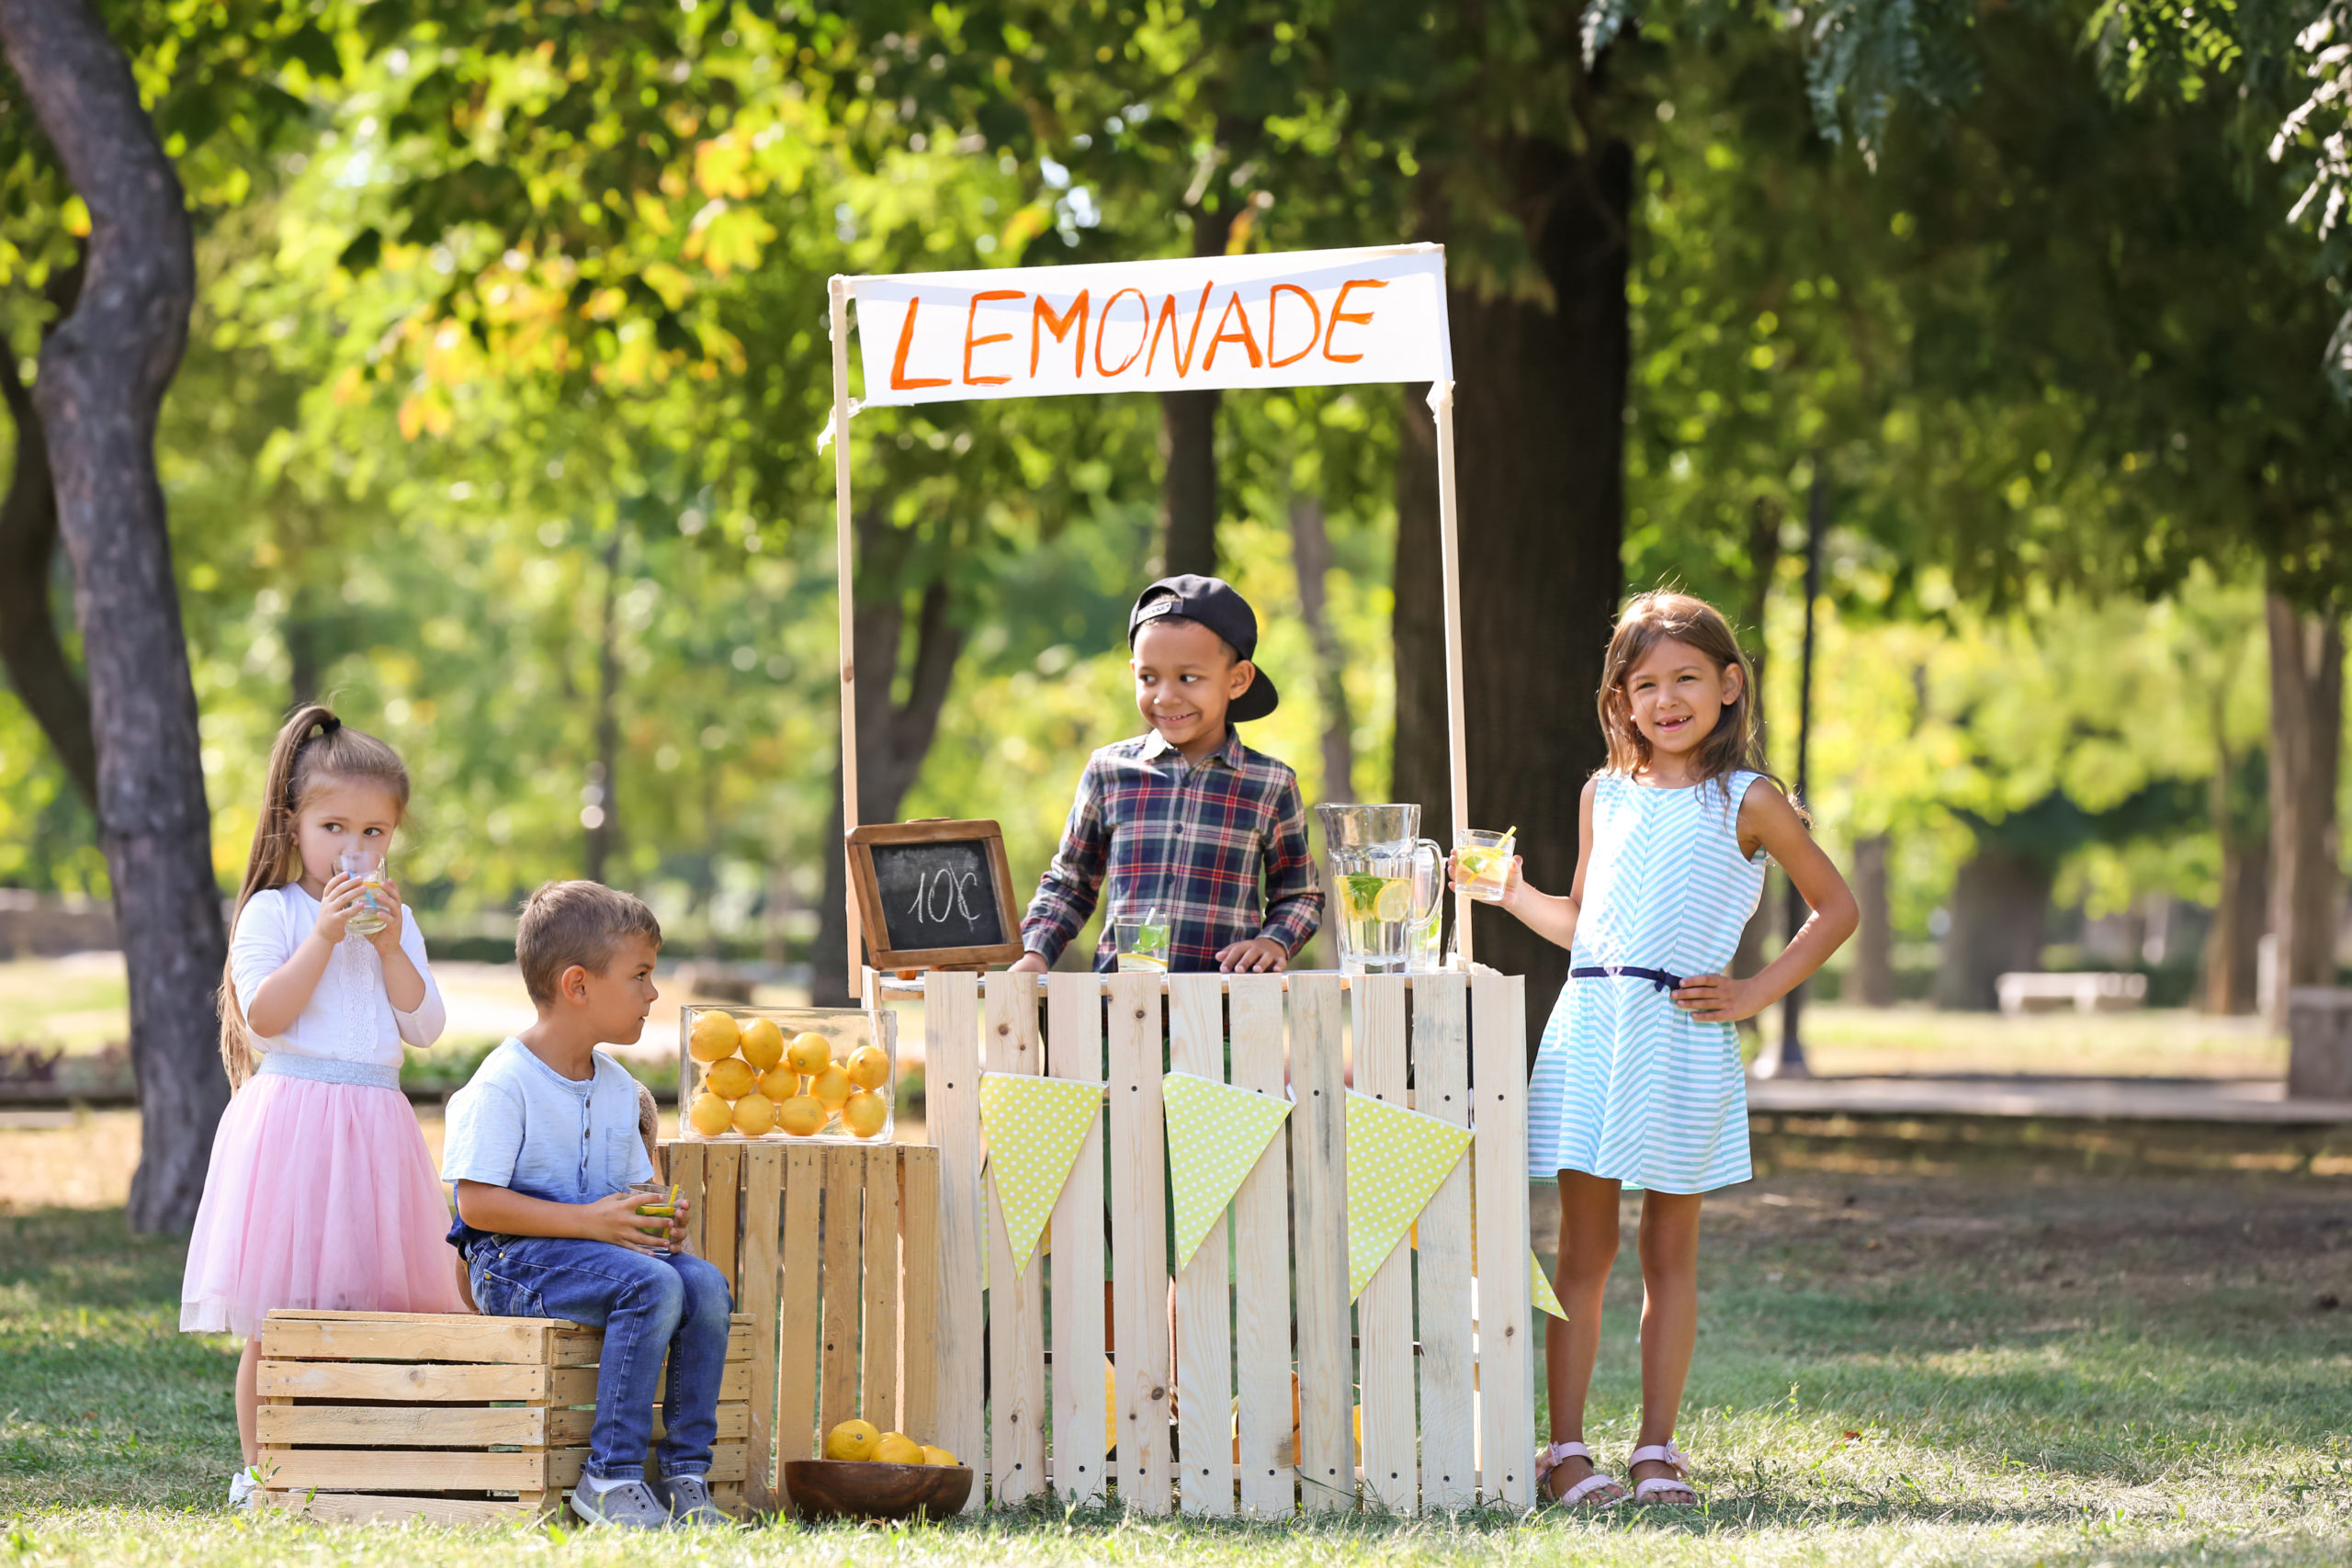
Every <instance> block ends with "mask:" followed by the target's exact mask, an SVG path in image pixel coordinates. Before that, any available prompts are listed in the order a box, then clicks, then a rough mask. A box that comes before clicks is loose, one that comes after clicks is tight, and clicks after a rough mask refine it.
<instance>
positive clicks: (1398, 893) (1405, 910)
mask: <svg viewBox="0 0 2352 1568" xmlns="http://www.w3.org/2000/svg"><path fill="white" fill-rule="evenodd" d="M1372 913H1373V918H1374V919H1382V920H1409V919H1412V918H1413V885H1412V884H1411V883H1409V882H1408V881H1406V880H1405V879H1404V878H1403V877H1401V876H1397V877H1391V878H1390V879H1389V880H1388V881H1386V882H1385V883H1384V884H1382V886H1381V889H1380V896H1379V897H1377V898H1375V899H1374V900H1373V905H1372Z"/></svg>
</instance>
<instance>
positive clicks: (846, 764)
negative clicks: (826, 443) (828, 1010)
mask: <svg viewBox="0 0 2352 1568" xmlns="http://www.w3.org/2000/svg"><path fill="white" fill-rule="evenodd" d="M830 291H831V295H832V328H831V331H832V338H833V578H834V581H835V583H836V585H837V587H836V593H837V595H838V597H839V598H840V600H841V615H842V626H841V639H842V841H841V842H840V843H838V844H835V845H834V846H833V853H835V854H837V855H840V856H841V857H842V902H843V904H844V905H845V906H846V908H845V909H844V913H846V914H847V916H848V917H849V919H848V922H847V926H846V928H845V929H846V930H847V931H848V932H849V957H848V960H847V967H845V968H844V969H843V970H842V975H843V976H845V977H854V976H855V975H856V974H857V972H858V970H859V968H860V967H861V966H862V965H863V963H864V958H865V949H864V946H863V944H862V941H861V938H862V937H863V934H864V933H863V932H862V931H860V929H859V927H858V921H857V889H856V885H855V883H854V881H853V880H852V879H851V876H850V874H849V867H848V863H849V839H848V835H849V834H850V832H851V831H852V830H854V829H855V828H856V827H857V825H858V822H857V629H856V614H857V598H856V588H855V583H854V580H853V572H852V558H853V555H854V550H853V545H854V539H853V533H854V530H853V529H852V528H851V526H850V494H849V279H848V278H846V277H841V276H835V277H834V278H833V280H832V282H831V285H830Z"/></svg>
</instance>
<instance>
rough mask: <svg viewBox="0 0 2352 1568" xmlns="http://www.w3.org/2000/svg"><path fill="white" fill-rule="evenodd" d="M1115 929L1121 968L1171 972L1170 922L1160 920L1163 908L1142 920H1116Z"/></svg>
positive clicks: (1112, 926)
mask: <svg viewBox="0 0 2352 1568" xmlns="http://www.w3.org/2000/svg"><path fill="white" fill-rule="evenodd" d="M1111 932H1112V944H1113V945H1114V947H1116V948H1117V949H1118V953H1119V967H1120V968H1121V969H1127V970H1144V971H1148V972H1150V973H1154V974H1161V975H1164V974H1166V973H1167V972H1168V922H1167V921H1166V920H1164V919H1160V916H1159V910H1157V909H1154V910H1152V911H1151V912H1150V913H1148V914H1147V915H1145V916H1144V918H1143V919H1139V920H1114V921H1112V922H1111Z"/></svg>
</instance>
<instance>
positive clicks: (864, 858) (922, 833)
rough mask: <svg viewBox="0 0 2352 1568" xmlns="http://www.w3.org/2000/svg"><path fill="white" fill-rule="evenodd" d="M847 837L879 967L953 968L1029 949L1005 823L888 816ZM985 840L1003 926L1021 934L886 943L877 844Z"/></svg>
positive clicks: (872, 958)
mask: <svg viewBox="0 0 2352 1568" xmlns="http://www.w3.org/2000/svg"><path fill="white" fill-rule="evenodd" d="M845 837H846V838H847V840H848V846H849V882H850V888H851V890H852V893H853V895H854V897H856V899H857V908H858V913H859V915H860V916H861V917H862V920H861V924H862V925H863V926H864V928H865V932H864V934H865V949H866V954H867V957H866V962H867V963H868V964H871V965H872V966H873V967H875V968H876V969H950V968H958V969H960V968H975V967H985V966H986V965H988V964H1011V963H1012V962H1013V961H1014V960H1015V959H1017V958H1019V957H1020V956H1021V955H1022V953H1023V952H1025V951H1026V949H1024V948H1023V946H1022V945H1021V943H1020V942H1019V941H1018V940H1017V935H1018V933H1019V931H1020V930H1021V916H1022V913H1023V908H1022V906H1021V905H1019V904H1017V903H1015V902H1014V901H1013V894H1012V864H1011V863H1010V862H1008V861H1007V860H1006V859H1005V858H1004V829H1002V828H1001V827H999V826H998V825H997V824H996V823H995V822H992V821H989V820H988V819H986V818H973V819H971V820H951V819H949V818H940V817H934V818H925V819H923V820H922V821H917V822H884V823H876V824H875V825H872V826H869V827H865V828H854V829H851V830H850V831H849V833H848V834H847V835H845ZM974 840H978V841H980V842H981V843H983V844H984V845H985V846H986V847H987V850H988V856H989V871H990V872H991V873H993V875H992V876H991V877H990V878H989V880H990V882H991V883H992V885H993V890H994V892H995V894H996V908H997V929H998V930H1000V931H1011V932H1013V933H1015V935H1016V940H1014V941H1012V942H999V943H997V944H996V945H994V946H992V947H932V948H910V949H907V950H905V951H903V952H902V951H900V950H899V949H896V948H889V947H885V946H883V945H882V943H884V942H888V941H889V940H890V927H889V925H888V922H887V921H886V920H885V919H883V912H882V891H881V888H880V887H879V886H877V885H876V881H875V873H874V848H873V846H875V845H876V844H936V843H971V842H973V841H974Z"/></svg>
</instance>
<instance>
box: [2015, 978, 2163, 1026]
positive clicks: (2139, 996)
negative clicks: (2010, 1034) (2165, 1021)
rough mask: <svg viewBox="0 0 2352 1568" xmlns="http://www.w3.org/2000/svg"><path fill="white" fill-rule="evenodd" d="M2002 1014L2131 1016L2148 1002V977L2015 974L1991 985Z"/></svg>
mask: <svg viewBox="0 0 2352 1568" xmlns="http://www.w3.org/2000/svg"><path fill="white" fill-rule="evenodd" d="M1993 985H1994V988H1995V990H1996V992H1997V993H1998V994H1999V996H2000V998H2001V1010H2002V1011H2003V1012H2005V1013H2007V1014H2009V1015H2010V1016H2012V1017H2015V1016H2016V1015H2017V1014H2018V1013H2027V1012H2057V1011H2060V1010H2064V1009H2066V1008H2072V1009H2074V1010H2075V1011H2076V1012H2130V1011H2131V1010H2134V1009H2136V1008H2139V1007H2142V1006H2144V1005H2145V1004H2146V1002H2147V999H2148V977H2147V976H2145V975H2129V974H2120V973H2110V972H2103V971H2099V970H2083V971H2080V972H2077V973H2074V974H2058V975H2051V974H2041V973H2038V972H2016V973H2011V974H2007V975H2004V976H2001V977H2000V978H1999V979H1997V980H1996V981H1994V982H1993Z"/></svg>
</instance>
